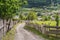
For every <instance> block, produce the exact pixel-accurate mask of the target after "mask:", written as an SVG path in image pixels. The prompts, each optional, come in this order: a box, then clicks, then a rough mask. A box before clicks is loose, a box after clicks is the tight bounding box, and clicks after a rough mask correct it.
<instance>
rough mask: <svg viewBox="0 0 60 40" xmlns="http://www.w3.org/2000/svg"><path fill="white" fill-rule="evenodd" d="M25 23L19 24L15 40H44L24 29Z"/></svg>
mask: <svg viewBox="0 0 60 40" xmlns="http://www.w3.org/2000/svg"><path fill="white" fill-rule="evenodd" d="M24 26H25V23H22V24H19V25H18V26H17V28H16V34H15V40H45V39H44V38H42V37H39V36H37V35H35V34H33V33H31V32H29V31H27V30H25V29H24Z"/></svg>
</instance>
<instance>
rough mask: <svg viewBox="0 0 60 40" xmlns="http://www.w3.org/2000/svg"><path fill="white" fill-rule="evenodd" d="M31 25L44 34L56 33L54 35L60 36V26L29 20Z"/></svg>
mask: <svg viewBox="0 0 60 40" xmlns="http://www.w3.org/2000/svg"><path fill="white" fill-rule="evenodd" d="M26 25H28V26H29V27H34V28H35V29H36V30H38V31H40V32H41V33H42V34H45V35H49V36H53V35H51V34H54V37H59V38H60V36H58V35H60V27H57V26H47V25H38V24H33V23H32V24H31V23H29V22H27V23H26Z"/></svg>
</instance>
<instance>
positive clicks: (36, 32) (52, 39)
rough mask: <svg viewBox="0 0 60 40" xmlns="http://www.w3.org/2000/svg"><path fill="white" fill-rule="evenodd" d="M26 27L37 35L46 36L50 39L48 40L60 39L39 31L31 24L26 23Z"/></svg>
mask: <svg viewBox="0 0 60 40" xmlns="http://www.w3.org/2000/svg"><path fill="white" fill-rule="evenodd" d="M24 28H25V29H27V30H28V31H31V32H33V33H35V34H36V35H39V36H42V37H43V38H45V39H48V40H60V39H58V38H54V37H48V36H47V35H45V34H42V33H41V32H39V31H38V30H36V29H35V28H33V27H30V26H27V25H26V26H25V27H24Z"/></svg>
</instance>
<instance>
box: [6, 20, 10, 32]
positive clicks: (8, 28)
mask: <svg viewBox="0 0 60 40" xmlns="http://www.w3.org/2000/svg"><path fill="white" fill-rule="evenodd" d="M7 22H8V23H7V25H8V30H7V32H8V31H9V30H10V23H11V19H7Z"/></svg>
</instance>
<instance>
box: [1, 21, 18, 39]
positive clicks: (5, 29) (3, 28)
mask: <svg viewBox="0 0 60 40" xmlns="http://www.w3.org/2000/svg"><path fill="white" fill-rule="evenodd" d="M17 23H18V21H12V20H11V23H10V27H9V29H11V28H12V27H13V25H15V24H17ZM6 24H7V22H4V25H3V21H2V20H0V40H2V37H3V36H5V35H6V33H7V31H8V25H6Z"/></svg>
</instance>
